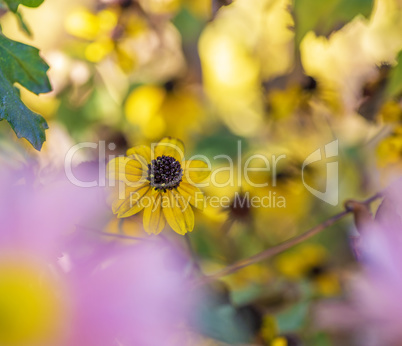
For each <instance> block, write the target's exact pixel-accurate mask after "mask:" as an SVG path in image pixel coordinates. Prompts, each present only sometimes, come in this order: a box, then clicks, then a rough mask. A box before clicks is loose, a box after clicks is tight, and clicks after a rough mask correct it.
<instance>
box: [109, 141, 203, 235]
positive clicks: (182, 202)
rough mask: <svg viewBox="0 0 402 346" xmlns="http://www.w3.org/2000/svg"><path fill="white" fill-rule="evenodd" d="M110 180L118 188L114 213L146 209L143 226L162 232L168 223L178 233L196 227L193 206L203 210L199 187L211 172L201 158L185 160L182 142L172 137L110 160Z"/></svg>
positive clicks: (118, 215) (149, 229)
mask: <svg viewBox="0 0 402 346" xmlns="http://www.w3.org/2000/svg"><path fill="white" fill-rule="evenodd" d="M107 172H108V176H109V182H110V183H111V185H113V186H115V185H116V184H115V182H116V181H117V182H118V184H117V185H118V186H117V187H118V188H116V189H115V192H116V193H117V196H115V198H114V201H113V203H112V210H113V213H115V214H117V217H119V218H124V217H129V216H132V215H134V214H137V213H138V212H140V211H143V224H144V229H145V231H146V232H147V233H148V234H158V233H160V232H161V231H162V230H163V228H164V227H165V225H166V222H167V223H168V224H169V226H170V227H171V228H172V229H173V230H174V231H175V232H176V233H178V234H182V235H184V234H186V233H187V232H191V231H192V230H193V228H194V212H193V210H192V207H191V205H192V206H193V207H196V208H198V209H201V210H202V209H203V207H204V196H203V194H202V192H201V190H200V189H199V187H198V186H197V184H199V183H201V182H202V181H203V180H205V179H206V178H207V177H208V176H209V174H210V167H209V165H208V164H207V163H206V162H203V161H201V160H184V145H183V143H182V142H181V141H180V140H178V139H174V138H171V137H165V138H163V139H162V140H161V141H160V142H159V143H157V144H156V145H154V146H151V147H147V146H144V145H139V146H135V147H133V148H131V149H129V150H128V151H127V156H126V157H123V156H120V157H116V158H114V159H113V160H111V161H110V162H109V163H108V167H107Z"/></svg>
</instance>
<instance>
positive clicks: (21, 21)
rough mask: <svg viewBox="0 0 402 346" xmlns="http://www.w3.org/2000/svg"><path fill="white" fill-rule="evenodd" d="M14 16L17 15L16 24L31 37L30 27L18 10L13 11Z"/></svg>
mask: <svg viewBox="0 0 402 346" xmlns="http://www.w3.org/2000/svg"><path fill="white" fill-rule="evenodd" d="M15 16H16V17H17V20H18V24H19V26H20V28H21V29H22V30H23V31H24V32H25V33H26V34H27V35H28V36H29V37H32V32H31V29H30V28H29V26H28V24H27V23H25V20H24V18H23V17H22V14H21V13H20V12H18V11H17V12H15Z"/></svg>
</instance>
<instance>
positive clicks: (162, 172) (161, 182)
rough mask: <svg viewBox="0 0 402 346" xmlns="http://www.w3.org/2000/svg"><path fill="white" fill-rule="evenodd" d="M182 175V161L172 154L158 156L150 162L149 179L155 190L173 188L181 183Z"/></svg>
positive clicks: (164, 190)
mask: <svg viewBox="0 0 402 346" xmlns="http://www.w3.org/2000/svg"><path fill="white" fill-rule="evenodd" d="M182 177H183V169H182V168H181V165H180V162H179V161H177V160H176V159H175V158H173V157H171V156H166V155H162V156H158V157H157V158H156V159H155V160H152V162H151V163H150V164H148V178H147V179H148V180H149V182H150V184H151V186H152V187H153V188H154V189H155V190H159V191H163V192H166V191H167V190H172V189H174V188H176V187H178V186H179V185H180V183H181V180H182Z"/></svg>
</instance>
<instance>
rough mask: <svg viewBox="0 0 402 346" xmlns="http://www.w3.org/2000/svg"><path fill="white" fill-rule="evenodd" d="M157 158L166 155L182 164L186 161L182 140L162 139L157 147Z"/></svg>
mask: <svg viewBox="0 0 402 346" xmlns="http://www.w3.org/2000/svg"><path fill="white" fill-rule="evenodd" d="M154 152H155V157H154V158H157V157H158V156H162V155H166V156H171V157H174V158H175V159H176V160H177V161H179V162H182V161H183V159H184V144H183V142H182V141H181V140H179V139H176V138H172V137H165V138H162V139H161V140H160V141H159V143H158V144H157V145H156V146H155V150H154Z"/></svg>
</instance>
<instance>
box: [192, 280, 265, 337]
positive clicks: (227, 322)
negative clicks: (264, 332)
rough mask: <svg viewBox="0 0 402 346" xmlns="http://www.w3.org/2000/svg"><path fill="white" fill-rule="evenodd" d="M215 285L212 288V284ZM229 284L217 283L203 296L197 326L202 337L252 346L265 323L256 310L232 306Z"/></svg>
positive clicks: (196, 315)
mask: <svg viewBox="0 0 402 346" xmlns="http://www.w3.org/2000/svg"><path fill="white" fill-rule="evenodd" d="M211 285H212V284H211ZM226 290H227V287H226V285H225V284H223V283H220V282H215V283H213V285H212V286H211V287H210V288H209V289H207V290H206V291H204V292H203V293H202V294H200V295H199V298H200V301H199V302H198V303H197V304H196V306H195V307H194V309H193V311H194V320H192V322H193V326H194V327H195V328H196V329H197V330H198V331H199V332H201V333H202V334H204V335H206V336H208V337H211V338H214V339H217V340H220V341H223V342H226V343H229V344H245V343H250V342H251V341H252V340H253V339H254V337H255V335H256V333H257V332H258V330H259V329H260V328H261V323H262V319H261V316H260V314H259V312H257V311H256V310H255V309H254V308H253V307H252V306H241V307H236V306H234V305H232V304H231V302H230V297H229V292H228V291H226Z"/></svg>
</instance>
